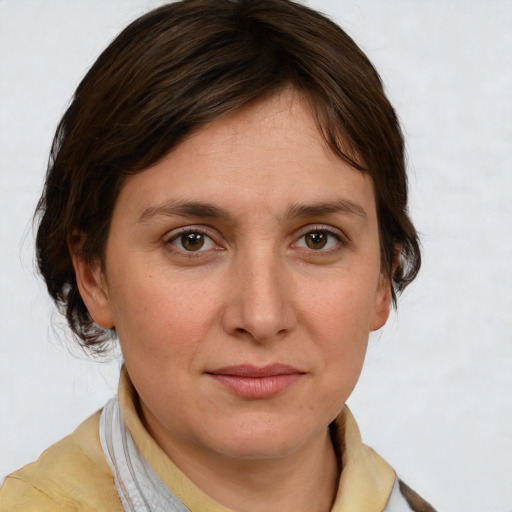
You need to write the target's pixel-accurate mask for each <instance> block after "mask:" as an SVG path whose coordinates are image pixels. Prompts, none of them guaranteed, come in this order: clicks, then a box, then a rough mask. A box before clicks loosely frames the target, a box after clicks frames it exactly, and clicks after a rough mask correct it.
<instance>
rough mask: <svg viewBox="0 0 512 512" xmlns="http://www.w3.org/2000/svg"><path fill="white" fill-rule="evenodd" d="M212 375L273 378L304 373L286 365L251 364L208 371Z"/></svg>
mask: <svg viewBox="0 0 512 512" xmlns="http://www.w3.org/2000/svg"><path fill="white" fill-rule="evenodd" d="M207 373H209V374H212V375H230V376H234V377H248V378H258V377H260V378H261V377H274V376H276V375H291V374H294V373H301V374H302V373H304V372H303V371H301V370H298V369H297V368H294V367H293V366H289V365H287V364H280V363H276V364H269V365H267V366H254V365H251V364H241V365H236V366H224V367H223V368H216V369H215V370H211V371H208V372H207Z"/></svg>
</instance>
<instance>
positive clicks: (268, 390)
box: [207, 364, 305, 400]
mask: <svg viewBox="0 0 512 512" xmlns="http://www.w3.org/2000/svg"><path fill="white" fill-rule="evenodd" d="M207 375H209V376H210V377H211V378H212V379H213V380H214V381H216V382H217V383H219V384H220V385H222V386H223V387H224V388H225V389H227V390H228V391H229V392H231V393H233V394H235V395H237V396H240V397H242V398H246V399H251V400H263V399H266V398H271V397H273V396H276V395H278V394H280V393H282V392H284V391H285V390H286V389H288V388H289V387H291V386H293V385H294V384H295V383H297V382H298V381H299V380H300V379H301V378H302V377H303V376H304V375H305V372H303V371H301V370H298V369H297V368H294V367H292V366H288V365H283V364H272V365H268V366H263V367H258V366H253V365H238V366H226V367H224V368H218V369H215V370H212V371H209V372H207Z"/></svg>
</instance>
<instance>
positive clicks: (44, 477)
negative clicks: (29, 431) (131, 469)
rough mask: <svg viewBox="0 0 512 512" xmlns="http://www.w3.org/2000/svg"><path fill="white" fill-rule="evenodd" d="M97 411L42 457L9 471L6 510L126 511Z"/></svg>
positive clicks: (2, 504) (3, 493)
mask: <svg viewBox="0 0 512 512" xmlns="http://www.w3.org/2000/svg"><path fill="white" fill-rule="evenodd" d="M99 415H100V413H99V412H97V413H96V414H94V415H93V416H91V417H90V418H88V419H87V420H86V421H84V422H83V423H82V424H81V425H80V426H79V427H78V428H77V429H76V430H75V431H74V432H73V433H72V434H70V435H69V436H67V437H65V438H64V439H62V440H61V441H59V442H58V443H56V444H54V445H53V446H51V447H50V448H48V449H47V450H46V451H45V452H44V453H43V454H42V455H41V457H39V459H38V460H37V461H36V462H34V463H32V464H29V465H27V466H25V467H23V468H22V469H20V470H18V471H16V472H15V473H12V474H11V475H9V476H7V478H6V479H5V482H4V484H3V486H2V488H1V489H0V510H2V512H14V511H27V512H28V511H36V510H37V511H43V512H44V511H50V510H51V511H60V510H68V511H69V510H77V511H78V510H80V511H97V512H100V511H107V510H108V511H112V512H115V511H117V510H119V511H121V510H122V506H121V503H120V501H119V497H118V495H117V492H116V489H115V486H114V482H113V477H112V473H111V471H110V468H109V466H108V464H107V461H106V459H105V457H104V455H103V451H102V449H101V444H100V440H99V436H98V421H99Z"/></svg>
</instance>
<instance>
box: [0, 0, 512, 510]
mask: <svg viewBox="0 0 512 512" xmlns="http://www.w3.org/2000/svg"><path fill="white" fill-rule="evenodd" d="M255 1H256V0H255ZM160 3H162V2H155V1H150V0H109V1H101V0H88V1H87V0H73V1H70V0H45V1H41V0H39V1H36V0H33V1H32V0H0V244H1V252H0V294H1V295H0V393H1V395H0V479H1V478H2V477H3V476H4V475H5V474H7V473H8V472H10V471H12V470H14V469H15V468H17V467H19V466H21V465H23V464H26V463H27V462H29V461H31V460H33V459H35V458H37V456H38V455H39V453H40V452H41V451H42V450H43V449H44V448H46V447H47V446H49V445H50V444H51V443H53V442H55V441H57V440H58V439H60V438H61V437H62V436H64V435H66V434H67V433H69V432H70V431H71V430H73V429H74V428H75V427H76V426H77V425H78V423H79V422H80V421H81V420H83V419H85V418H86V417H87V416H88V415H89V414H91V413H92V412H94V411H95V410H96V409H98V408H99V407H101V405H102V404H103V403H104V402H105V401H106V400H107V398H108V397H109V396H110V395H111V394H112V393H114V392H115V389H116V382H117V375H118V367H119V363H117V362H114V363H111V364H105V363H98V362H90V361H84V360H83V359H85V358H84V356H83V354H80V353H78V358H77V357H76V354H75V355H71V354H70V353H69V349H68V345H69V344H68V343H67V342H66V333H65V331H64V332H63V331H62V330H59V328H58V327H57V329H55V327H54V326H55V325H59V324H62V321H61V320H60V319H59V317H58V316H57V315H56V314H54V312H53V311H54V310H53V307H52V305H51V304H50V303H49V300H48V299H47V298H46V294H45V289H44V285H43V284H42V283H41V281H39V280H37V279H36V278H35V277H34V265H33V256H32V254H33V234H32V228H31V215H32V212H33V209H34V206H35V204H36V202H37V199H38V196H39V193H40V189H41V185H42V180H43V175H44V170H45V163H46V159H47V154H48V150H49V146H50V142H51V139H52V136H53V132H54V130H55V127H56V125H57V122H58V120H59V118H60V116H61V115H62V114H63V112H64V110H65V107H66V105H67V102H68V100H69V99H70V98H71V96H72V94H73V91H74V89H75V87H76V86H77V85H78V82H79V80H80V78H81V77H82V76H83V74H84V73H85V71H86V70H87V69H88V68H89V67H90V66H91V64H92V63H93V62H94V60H95V58H96V57H97V56H98V55H99V53H100V52H101V50H102V49H103V48H104V47H105V46H106V45H107V44H108V42H109V41H110V40H111V39H112V38H113V37H114V36H115V35H116V34H117V33H118V32H119V31H120V30H121V29H122V28H123V27H124V26H125V25H126V24H127V23H128V22H129V21H131V20H132V19H134V18H135V17H137V16H139V15H140V14H142V13H144V12H146V11H147V10H149V9H150V8H151V7H153V6H156V5H159V4H160ZM308 3H309V4H310V5H311V6H313V7H315V8H318V9H320V10H323V11H324V12H326V13H328V14H329V15H330V16H332V17H333V18H334V19H335V20H337V21H338V22H339V23H340V24H341V25H342V26H343V27H344V28H345V29H346V30H347V31H348V32H349V33H350V34H351V35H352V36H353V37H354V38H355V40H356V41H357V42H358V43H359V44H360V45H361V46H362V48H363V49H364V50H365V51H366V52H367V54H368V55H369V56H370V58H371V59H372V60H373V62H374V64H375V65H376V66H377V68H378V69H379V71H380V73H381V75H382V77H383V80H384V82H385V84H386V87H387V90H388V93H389V95H390V97H391V99H392V101H393V102H394V104H395V106H396V108H397V110H398V112H399V114H400V117H401V119H402V122H403V125H404V129H405V134H406V137H407V141H408V153H409V160H410V165H409V168H410V176H411V177H410V185H411V212H412V216H413V219H414V220H415V222H416V224H417V227H418V229H419V231H420V232H421V233H422V238H423V245H424V267H423V269H422V272H421V276H420V277H419V279H418V281H417V282H416V283H415V284H413V285H412V287H411V288H410V289H409V290H408V291H407V292H406V293H405V295H404V296H403V297H402V299H401V301H400V304H399V313H398V315H393V316H392V318H391V319H390V321H389V323H388V325H387V326H386V327H385V328H384V330H383V331H382V332H381V333H380V334H378V335H377V336H375V337H374V338H373V339H372V342H371V346H370V350H369V353H368V357H367V361H366V364H365V368H364V370H363V375H362V377H361V380H360V382H359V384H358V387H357V388H356V391H355V392H354V394H353V396H352V397H351V398H350V402H349V404H350V406H351V408H352V410H353V412H354V414H355V416H356V418H357V419H358V422H359V425H360V428H361V430H362V433H363V437H364V440H365V441H366V442H367V443H368V444H370V445H371V446H373V447H374V448H375V449H376V450H377V451H378V452H379V453H380V454H382V455H383V456H384V457H385V458H386V459H387V460H388V461H389V462H390V463H391V464H392V465H393V466H394V467H395V468H397V470H398V472H399V473H400V475H401V476H402V478H403V479H404V480H406V481H407V482H408V483H409V484H410V485H411V486H412V487H414V488H416V489H417V490H418V491H419V492H420V493H422V494H424V495H425V496H426V497H427V498H428V499H429V500H430V501H432V503H433V504H434V505H436V506H437V507H438V508H439V509H440V510H445V511H448V510H451V511H466V512H486V511H489V512H490V511H492V512H499V511H503V512H510V511H512V493H511V491H510V488H511V484H512V270H511V268H510V267H511V265H512V200H511V198H512V171H511V167H512V166H511V164H512V98H511V95H512V2H511V1H510V0H495V1H492V0H489V1H483V0H480V1H477V0H475V1H471V0H460V1H452V0H445V1H442V0H437V1H436V0H430V1H428V0H421V1H420V0H416V1H412V0H409V1H406V0H402V1H399V0H388V1H383V0H359V1H348V0H345V1H340V0H310V1H309V2H308ZM80 358H81V359H80Z"/></svg>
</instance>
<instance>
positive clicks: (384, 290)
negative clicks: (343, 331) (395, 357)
mask: <svg viewBox="0 0 512 512" xmlns="http://www.w3.org/2000/svg"><path fill="white" fill-rule="evenodd" d="M400 256H401V246H400V245H396V246H395V252H394V255H393V262H392V264H391V276H394V275H395V271H396V269H397V268H398V265H399V263H400ZM391 286H392V283H391V279H390V277H389V276H388V275H386V274H384V273H381V275H380V279H379V285H378V288H377V292H376V294H375V304H374V309H373V317H372V321H371V324H370V330H372V331H376V330H378V329H380V328H381V327H383V326H384V324H385V323H386V322H387V319H388V317H389V312H390V309H391Z"/></svg>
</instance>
